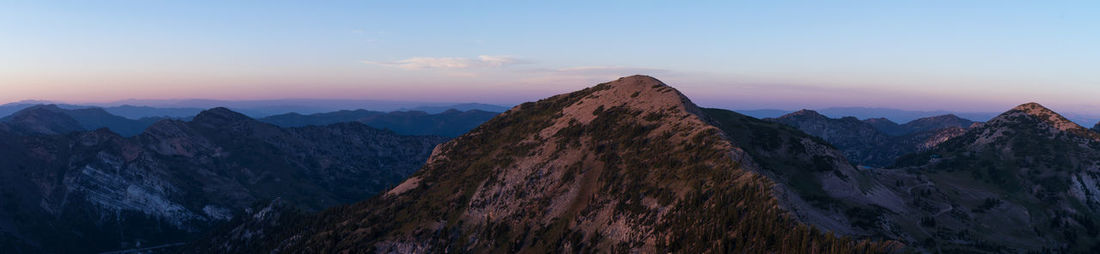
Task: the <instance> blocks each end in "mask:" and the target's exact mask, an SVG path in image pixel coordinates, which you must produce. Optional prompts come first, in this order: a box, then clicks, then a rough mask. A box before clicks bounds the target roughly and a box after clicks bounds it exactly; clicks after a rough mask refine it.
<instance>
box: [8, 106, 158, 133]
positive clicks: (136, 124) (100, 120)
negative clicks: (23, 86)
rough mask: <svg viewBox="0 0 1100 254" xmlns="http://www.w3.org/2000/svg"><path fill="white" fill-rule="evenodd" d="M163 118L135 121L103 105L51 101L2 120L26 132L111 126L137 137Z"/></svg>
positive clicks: (16, 129)
mask: <svg viewBox="0 0 1100 254" xmlns="http://www.w3.org/2000/svg"><path fill="white" fill-rule="evenodd" d="M162 119H164V118H155V117H147V118H141V119H136V120H135V119H129V118H125V117H120V116H116V115H113V114H111V113H108V112H107V111H106V110H104V109H102V108H75V109H64V108H61V107H59V106H58V105H53V104H50V105H36V106H30V107H27V108H24V109H23V110H20V111H18V112H15V113H13V114H11V115H9V116H7V117H4V118H0V122H3V123H5V124H8V125H9V126H11V127H12V128H13V129H14V131H16V132H20V133H23V134H44V135H51V134H67V133H69V132H75V131H86V130H95V129H100V128H107V129H111V131H114V132H116V133H118V134H120V135H123V136H134V135H137V134H138V133H141V132H142V131H143V130H145V128H147V127H149V126H150V125H153V123H155V122H157V121H159V120H162Z"/></svg>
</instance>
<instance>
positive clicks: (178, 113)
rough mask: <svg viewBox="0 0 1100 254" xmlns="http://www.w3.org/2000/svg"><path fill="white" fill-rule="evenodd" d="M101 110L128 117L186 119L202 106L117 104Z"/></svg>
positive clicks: (196, 112) (195, 113)
mask: <svg viewBox="0 0 1100 254" xmlns="http://www.w3.org/2000/svg"><path fill="white" fill-rule="evenodd" d="M103 110H105V111H107V112H108V113H111V114H113V115H117V116H121V117H125V118H130V119H142V118H177V119H188V118H191V117H194V116H195V115H197V114H199V112H202V111H203V109H202V108H164V107H149V106H134V105H118V106H111V107H103Z"/></svg>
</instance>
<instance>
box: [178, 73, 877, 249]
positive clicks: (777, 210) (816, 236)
mask: <svg viewBox="0 0 1100 254" xmlns="http://www.w3.org/2000/svg"><path fill="white" fill-rule="evenodd" d="M750 119H751V118H748V117H745V116H741V115H738V114H736V113H733V112H730V111H724V110H705V109H700V108H699V107H697V106H695V105H694V104H693V103H691V101H690V100H688V99H687V98H686V97H684V96H683V95H682V94H680V93H679V92H678V91H676V90H675V89H673V88H672V87H669V86H667V85H665V84H664V83H662V82H660V81H658V80H656V79H654V78H651V77H648V76H631V77H625V78H621V79H619V80H616V81H612V82H609V83H604V84H600V85H597V86H594V87H590V88H587V89H584V90H581V91H577V92H573V93H568V94H562V95H557V96H553V97H550V98H547V99H543V100H539V101H538V102H528V103H524V104H521V105H519V106H516V107H515V108H513V109H511V110H509V111H508V112H505V113H503V114H501V115H500V116H498V117H496V118H494V119H492V120H490V121H488V122H486V123H485V124H483V125H481V126H479V127H478V128H476V129H474V130H473V131H471V132H470V133H468V134H465V135H463V136H460V137H458V138H456V139H454V140H452V141H449V142H447V143H445V144H443V145H441V146H440V147H439V148H437V149H436V151H435V152H433V154H432V156H431V158H430V159H429V160H428V162H427V164H426V165H425V166H424V168H423V169H421V170H420V171H419V172H417V173H416V174H414V175H413V176H412V177H410V178H409V179H407V180H405V182H403V183H401V184H400V185H397V186H396V187H394V188H392V189H390V190H389V191H387V192H386V193H385V194H383V195H380V196H377V197H375V198H373V199H371V200H367V201H363V202H360V203H357V204H354V205H351V206H347V207H341V208H336V209H330V210H327V211H325V212H322V213H320V214H319V215H315V216H311V217H306V218H302V219H300V220H291V221H285V220H284V221H282V222H281V223H278V224H277V225H278V226H277V227H271V228H268V229H267V230H255V229H252V230H248V227H245V226H242V227H241V228H237V229H236V230H233V231H231V232H238V233H239V232H245V231H247V232H263V233H262V234H249V235H248V236H249V237H246V238H242V237H239V236H241V235H242V234H232V233H230V234H225V235H219V236H217V237H212V238H209V239H208V240H207V241H204V242H200V243H197V244H195V245H194V246H193V248H194V249H195V251H196V252H239V251H246V250H247V251H259V252H267V251H281V252H295V253H297V252H307V253H309V252H313V253H331V252H386V253H390V252H396V253H410V252H411V253H425V252H490V251H494V252H495V251H500V252H582V251H583V252H589V251H607V252H612V251H613V252H632V251H633V252H658V251H661V252H664V251H671V252H717V251H732V252H743V251H749V250H752V251H769V250H770V251H776V252H792V253H807V252H837V253H851V252H881V251H884V250H887V249H889V248H891V246H895V245H894V244H893V243H892V242H872V241H856V240H852V239H849V238H841V237H838V236H836V235H833V234H826V233H825V232H822V231H819V230H816V229H814V228H812V227H810V226H807V225H806V224H803V223H800V222H799V221H798V220H797V219H796V218H795V217H792V216H790V213H788V212H785V210H784V208H783V207H784V205H783V204H781V202H780V201H783V200H787V199H786V198H777V195H776V193H777V191H776V189H775V187H774V186H776V184H775V182H773V181H772V180H770V179H769V177H767V175H779V174H782V176H783V177H785V178H784V179H787V178H790V179H795V178H796V176H797V177H804V176H808V177H809V178H807V179H806V180H808V181H810V182H814V183H806V184H808V185H814V186H818V187H819V188H818V189H820V186H823V185H822V183H821V182H820V181H818V180H817V177H819V176H823V177H829V178H830V179H841V176H840V175H846V174H852V175H853V176H852V177H848V178H847V179H846V180H844V179H841V180H836V181H839V182H842V183H845V184H854V182H856V180H857V178H855V176H854V174H856V173H855V171H856V169H855V168H853V167H852V166H851V165H850V164H849V163H847V162H846V161H845V159H844V158H843V156H842V154H841V153H840V152H838V151H836V150H833V149H832V148H830V147H829V145H827V144H825V143H823V142H821V141H820V140H819V139H816V138H813V137H812V136H809V135H805V134H802V133H801V132H798V131H797V130H795V129H792V128H789V127H783V126H781V125H776V124H773V123H768V122H763V121H759V120H755V119H751V120H750ZM719 123H720V124H719ZM716 125H719V126H722V127H721V128H720V127H717V126H716ZM748 132H751V134H748V135H749V136H751V137H742V138H740V139H736V140H733V139H731V136H734V135H737V136H743V135H746V133H748ZM758 135H759V136H760V137H757V136H758ZM766 135H771V136H766ZM735 141H736V142H735ZM777 143H778V144H777ZM740 145H744V146H743V147H742V146H740ZM758 147H767V148H769V149H770V150H767V151H764V152H760V153H757V152H756V149H757V148H758ZM796 149H799V151H801V153H800V154H798V155H796V156H794V157H799V158H798V159H797V160H794V161H783V160H784V159H786V158H791V157H792V156H788V155H786V153H784V152H786V151H788V150H796ZM750 150H751V152H750ZM803 157H804V158H803ZM784 163H785V164H784ZM804 166H808V167H816V169H813V171H805V172H802V171H801V170H802V169H801V167H804ZM771 167H774V168H775V169H774V170H773V169H772V168H771ZM834 171H837V172H836V173H834ZM773 172H781V173H773ZM794 174H797V175H794ZM832 181H834V180H828V181H826V184H831V183H833V182H832ZM800 186H801V185H800ZM252 225H255V224H252ZM257 238H262V239H259V240H258V239H257ZM787 243H799V244H787Z"/></svg>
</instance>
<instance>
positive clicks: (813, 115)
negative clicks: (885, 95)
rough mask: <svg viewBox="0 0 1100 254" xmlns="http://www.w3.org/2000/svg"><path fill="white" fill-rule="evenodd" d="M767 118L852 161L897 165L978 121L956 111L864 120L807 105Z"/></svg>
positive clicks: (958, 133) (956, 134)
mask: <svg viewBox="0 0 1100 254" xmlns="http://www.w3.org/2000/svg"><path fill="white" fill-rule="evenodd" d="M764 120H767V121H774V122H778V123H783V124H786V125H789V126H792V127H795V128H797V129H799V130H801V131H804V132H806V133H808V134H810V135H814V136H817V137H820V138H822V139H824V140H825V141H826V142H828V143H830V144H832V145H834V146H836V147H837V149H840V150H841V151H844V154H845V156H847V157H848V160H849V161H851V162H854V163H857V164H859V165H864V166H871V167H885V166H889V165H893V163H894V161H895V160H896V159H897V158H898V157H900V156H902V155H905V154H909V153H913V152H918V151H924V150H927V149H929V148H931V147H933V146H935V145H937V144H939V143H940V142H943V141H946V140H947V139H950V138H952V137H955V136H958V135H962V133H963V132H965V131H966V128H969V127H970V126H971V125H973V124H974V122H972V121H970V120H966V119H962V118H959V117H958V116H955V115H942V116H934V117H926V118H921V119H916V120H913V121H910V122H908V123H905V124H897V123H894V122H893V121H890V120H889V119H885V118H870V119H867V120H862V121H861V120H859V119H856V118H855V117H850V116H849V117H843V118H839V119H834V118H829V117H827V116H825V115H822V114H819V113H817V112H815V111H812V110H806V109H804V110H800V111H798V112H794V113H790V114H786V115H783V116H780V117H778V118H767V119H764Z"/></svg>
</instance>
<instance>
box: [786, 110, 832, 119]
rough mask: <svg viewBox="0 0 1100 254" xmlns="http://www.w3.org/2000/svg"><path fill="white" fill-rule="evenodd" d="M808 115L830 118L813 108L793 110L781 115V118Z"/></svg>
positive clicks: (810, 116)
mask: <svg viewBox="0 0 1100 254" xmlns="http://www.w3.org/2000/svg"><path fill="white" fill-rule="evenodd" d="M806 117H809V118H828V117H826V116H825V115H822V114H821V113H818V112H817V111H813V110H809V109H802V110H799V111H795V112H791V113H789V114H786V115H783V116H780V117H779V118H806Z"/></svg>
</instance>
